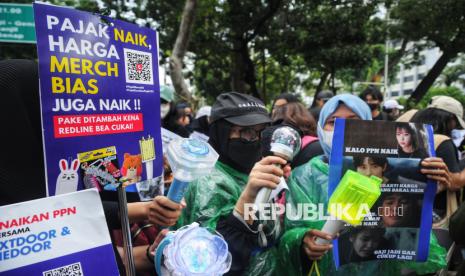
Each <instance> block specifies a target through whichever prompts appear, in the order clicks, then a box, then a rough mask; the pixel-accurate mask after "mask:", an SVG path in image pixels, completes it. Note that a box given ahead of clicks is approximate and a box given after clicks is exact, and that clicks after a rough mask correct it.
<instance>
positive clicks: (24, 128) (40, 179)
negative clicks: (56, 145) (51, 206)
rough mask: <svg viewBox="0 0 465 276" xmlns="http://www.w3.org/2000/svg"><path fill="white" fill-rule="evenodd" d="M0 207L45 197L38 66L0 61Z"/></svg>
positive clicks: (22, 61)
mask: <svg viewBox="0 0 465 276" xmlns="http://www.w3.org/2000/svg"><path fill="white" fill-rule="evenodd" d="M0 91H1V92H2V94H3V100H2V101H1V107H0V110H1V116H0V117H1V124H2V126H3V131H2V132H3V135H2V141H3V143H2V158H0V160H1V161H0V205H6V204H12V203H17V202H21V201H26V200H32V199H36V198H41V197H44V196H45V171H44V159H43V152H42V133H41V131H42V128H41V124H40V103H39V76H38V68H37V63H35V62H34V61H30V60H3V61H0Z"/></svg>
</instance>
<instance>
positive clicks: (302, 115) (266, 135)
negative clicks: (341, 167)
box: [261, 102, 323, 168]
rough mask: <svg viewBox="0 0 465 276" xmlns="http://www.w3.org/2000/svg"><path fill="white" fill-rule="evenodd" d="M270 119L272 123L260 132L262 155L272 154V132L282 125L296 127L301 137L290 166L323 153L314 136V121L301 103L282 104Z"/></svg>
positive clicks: (297, 164)
mask: <svg viewBox="0 0 465 276" xmlns="http://www.w3.org/2000/svg"><path fill="white" fill-rule="evenodd" d="M272 119H273V123H272V125H271V126H269V127H267V128H266V129H265V130H264V131H263V133H262V139H261V143H262V155H263V156H268V155H273V153H272V152H271V151H270V143H271V137H272V135H273V132H274V131H275V130H276V129H278V128H280V127H282V126H290V127H292V128H294V129H296V130H297V131H298V132H299V134H300V135H301V139H302V144H301V149H300V151H299V153H298V154H297V155H296V156H295V157H294V159H293V160H292V162H291V167H292V168H295V167H297V166H300V165H302V164H304V163H307V162H308V161H309V160H310V159H312V158H313V157H315V156H318V155H321V154H323V149H322V148H321V145H320V142H319V141H318V137H316V122H315V120H314V119H313V117H312V115H310V113H309V112H308V110H307V109H305V106H304V105H303V104H301V103H299V102H294V103H288V104H286V105H283V106H281V107H280V108H279V109H277V110H276V112H275V113H274V114H273V118H272Z"/></svg>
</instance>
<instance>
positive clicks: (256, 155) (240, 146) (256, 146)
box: [227, 138, 262, 173]
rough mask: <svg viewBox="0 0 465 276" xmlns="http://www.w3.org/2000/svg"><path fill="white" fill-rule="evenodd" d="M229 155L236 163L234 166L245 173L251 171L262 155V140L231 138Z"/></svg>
mask: <svg viewBox="0 0 465 276" xmlns="http://www.w3.org/2000/svg"><path fill="white" fill-rule="evenodd" d="M227 155H228V157H229V159H230V160H231V161H232V162H234V163H235V166H234V167H236V168H237V169H238V170H239V171H241V172H243V173H249V172H250V171H251V170H252V168H253V166H254V165H255V163H256V162H258V161H259V160H260V158H261V156H262V151H261V146H260V140H257V141H247V140H245V139H242V138H233V139H229V145H228V153H227Z"/></svg>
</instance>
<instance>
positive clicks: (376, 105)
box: [368, 103, 379, 111]
mask: <svg viewBox="0 0 465 276" xmlns="http://www.w3.org/2000/svg"><path fill="white" fill-rule="evenodd" d="M368 106H369V107H370V109H371V111H375V110H377V109H378V108H379V104H377V103H371V104H368Z"/></svg>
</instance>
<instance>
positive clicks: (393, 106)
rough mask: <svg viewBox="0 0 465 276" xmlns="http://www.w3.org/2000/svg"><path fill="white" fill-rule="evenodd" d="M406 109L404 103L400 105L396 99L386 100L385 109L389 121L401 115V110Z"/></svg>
mask: <svg viewBox="0 0 465 276" xmlns="http://www.w3.org/2000/svg"><path fill="white" fill-rule="evenodd" d="M403 109H404V106H403V105H400V104H399V102H397V101H396V100H394V99H390V100H387V101H385V102H384V104H383V111H384V112H385V113H386V114H387V115H388V120H389V121H395V120H397V118H399V116H400V111H401V110H403Z"/></svg>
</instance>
